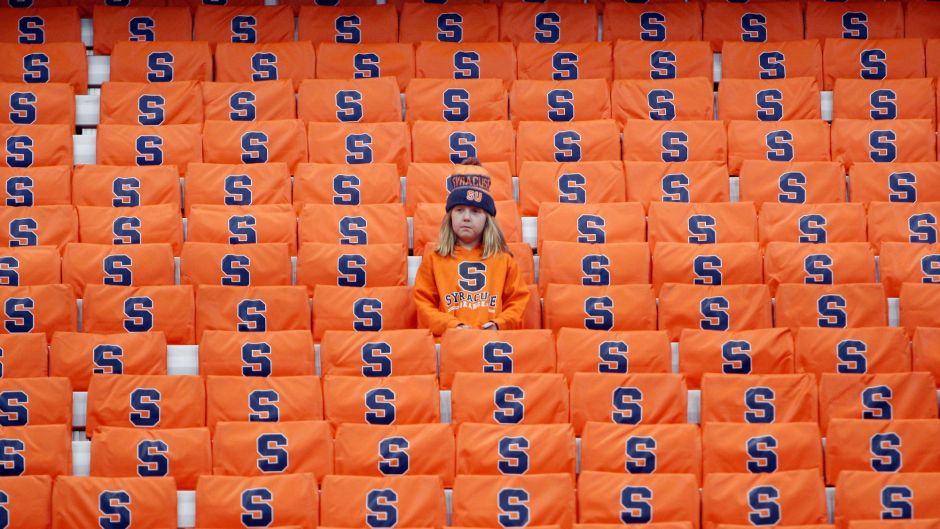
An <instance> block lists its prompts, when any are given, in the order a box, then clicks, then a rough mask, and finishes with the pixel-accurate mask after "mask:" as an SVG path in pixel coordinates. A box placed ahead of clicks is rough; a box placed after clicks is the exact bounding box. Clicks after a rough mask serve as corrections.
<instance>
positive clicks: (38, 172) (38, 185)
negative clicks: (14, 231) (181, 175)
mask: <svg viewBox="0 0 940 529" xmlns="http://www.w3.org/2000/svg"><path fill="white" fill-rule="evenodd" d="M82 167H90V166H87V165H85V166H82ZM71 173H72V169H71V167H69V166H68V165H51V166H44V167H29V168H23V167H18V168H12V167H0V187H2V189H3V192H2V193H0V197H2V199H0V200H2V201H3V202H2V204H3V205H4V206H56V205H68V204H72V203H73V202H72V190H71V178H72V175H71ZM177 187H179V186H177ZM4 195H5V196H4Z"/></svg>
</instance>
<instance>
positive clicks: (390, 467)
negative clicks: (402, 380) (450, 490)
mask: <svg viewBox="0 0 940 529" xmlns="http://www.w3.org/2000/svg"><path fill="white" fill-rule="evenodd" d="M327 436H329V432H327ZM327 441H328V442H329V437H327ZM454 446H455V443H454V430H453V428H451V427H450V425H447V424H440V423H437V424H434V423H432V424H400V425H389V426H383V425H374V424H351V423H345V424H341V425H340V426H339V428H337V430H336V444H335V448H334V450H335V452H336V474H340V475H355V476H369V477H373V478H379V477H382V476H388V477H392V476H402V475H422V476H437V477H439V478H440V479H441V481H442V482H443V484H444V486H445V487H449V486H452V485H453V482H454V453H455V450H454Z"/></svg>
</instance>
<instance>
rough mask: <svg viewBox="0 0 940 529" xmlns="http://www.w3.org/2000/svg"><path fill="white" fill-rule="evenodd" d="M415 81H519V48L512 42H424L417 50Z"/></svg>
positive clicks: (507, 85) (509, 83)
mask: <svg viewBox="0 0 940 529" xmlns="http://www.w3.org/2000/svg"><path fill="white" fill-rule="evenodd" d="M415 77H427V78H432V79H456V80H461V79H489V78H494V79H502V80H503V83H505V85H506V88H507V89H509V87H510V85H511V84H512V82H513V81H514V80H515V79H516V48H515V46H513V44H512V43H511V42H475V43H472V44H471V43H455V42H421V43H418V45H417V46H416V47H415Z"/></svg>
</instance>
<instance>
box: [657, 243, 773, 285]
mask: <svg viewBox="0 0 940 529" xmlns="http://www.w3.org/2000/svg"><path fill="white" fill-rule="evenodd" d="M761 270H762V267H761V255H760V248H759V247H758V245H757V243H751V242H740V243H735V242H729V243H720V244H708V245H704V244H688V243H685V242H660V243H659V244H657V245H656V250H655V251H654V252H653V280H652V284H653V290H654V291H655V292H657V293H659V291H660V289H661V288H662V286H663V285H664V284H666V283H684V284H687V285H744V284H755V283H762V282H763V279H764V278H763V274H762V273H761Z"/></svg>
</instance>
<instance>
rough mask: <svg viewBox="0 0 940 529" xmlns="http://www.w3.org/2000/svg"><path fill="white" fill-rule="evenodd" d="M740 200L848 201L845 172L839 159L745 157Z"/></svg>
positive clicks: (817, 202) (818, 202)
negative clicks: (748, 158)
mask: <svg viewBox="0 0 940 529" xmlns="http://www.w3.org/2000/svg"><path fill="white" fill-rule="evenodd" d="M738 175H739V178H738V185H739V188H740V191H739V193H740V199H741V200H744V201H749V202H754V204H755V205H756V206H757V208H758V209H760V208H761V206H762V205H763V204H764V203H765V202H780V203H787V204H807V203H810V204H820V203H826V202H844V201H845V171H844V170H843V168H842V164H840V163H838V162H796V161H793V162H774V161H769V160H744V161H743V162H741V169H740V170H739V171H738Z"/></svg>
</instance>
